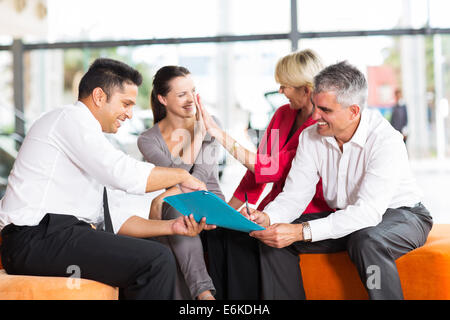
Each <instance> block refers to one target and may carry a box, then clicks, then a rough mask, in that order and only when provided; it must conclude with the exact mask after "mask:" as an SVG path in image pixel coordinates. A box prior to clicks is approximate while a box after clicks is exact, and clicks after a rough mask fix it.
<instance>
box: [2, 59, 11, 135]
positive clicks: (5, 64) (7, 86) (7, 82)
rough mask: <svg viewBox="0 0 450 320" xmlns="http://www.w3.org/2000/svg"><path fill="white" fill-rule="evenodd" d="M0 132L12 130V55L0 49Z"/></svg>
mask: <svg viewBox="0 0 450 320" xmlns="http://www.w3.org/2000/svg"><path fill="white" fill-rule="evenodd" d="M0 74H1V75H2V76H1V77H0V132H1V133H2V134H4V133H12V132H14V103H13V87H12V86H13V76H12V55H11V53H10V52H9V51H0Z"/></svg>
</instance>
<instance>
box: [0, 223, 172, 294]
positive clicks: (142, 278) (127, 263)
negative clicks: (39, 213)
mask: <svg viewBox="0 0 450 320" xmlns="http://www.w3.org/2000/svg"><path fill="white" fill-rule="evenodd" d="M2 239H3V242H2V246H1V255H2V263H3V266H4V268H5V270H6V272H7V273H9V274H20V275H36V276H58V277H69V276H72V273H73V270H74V269H73V267H71V266H76V268H77V270H79V271H80V277H81V278H84V279H91V280H96V281H99V282H102V283H105V284H108V285H111V286H115V287H119V288H120V297H121V298H124V299H173V297H174V287H175V275H176V265H175V259H174V257H173V255H172V253H171V251H170V250H169V249H168V248H166V247H165V246H164V245H162V244H160V243H158V242H156V241H153V240H151V239H138V238H132V237H126V236H120V235H115V234H113V233H109V232H105V231H100V230H99V231H97V230H94V229H93V228H92V227H91V226H90V225H89V224H87V223H85V222H82V221H80V220H78V219H77V218H76V217H74V216H70V215H61V214H47V215H45V217H44V218H43V219H42V220H41V222H40V223H39V225H38V226H33V227H29V226H16V225H13V224H9V225H7V226H6V227H5V228H4V229H3V230H2Z"/></svg>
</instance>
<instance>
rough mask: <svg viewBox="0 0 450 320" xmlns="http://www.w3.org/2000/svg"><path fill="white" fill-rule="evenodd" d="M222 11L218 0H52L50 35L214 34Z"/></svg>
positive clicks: (146, 36)
mask: <svg viewBox="0 0 450 320" xmlns="http://www.w3.org/2000/svg"><path fill="white" fill-rule="evenodd" d="M86 8H89V10H86ZM67 12H70V15H68V14H67ZM219 14H220V12H219V11H218V4H217V1H216V0H192V1H177V0H167V1H142V0H128V1H127V2H126V4H125V3H124V2H123V1H120V0H96V1H90V0H79V1H76V2H73V1H59V0H49V31H50V33H49V37H50V39H51V40H52V41H53V40H58V39H59V40H64V41H69V40H80V39H81V40H100V39H149V38H166V37H175V38H179V37H197V36H213V35H217V32H218V27H219V25H218V19H217V17H218V16H219ZM60 26H64V28H61V27H60Z"/></svg>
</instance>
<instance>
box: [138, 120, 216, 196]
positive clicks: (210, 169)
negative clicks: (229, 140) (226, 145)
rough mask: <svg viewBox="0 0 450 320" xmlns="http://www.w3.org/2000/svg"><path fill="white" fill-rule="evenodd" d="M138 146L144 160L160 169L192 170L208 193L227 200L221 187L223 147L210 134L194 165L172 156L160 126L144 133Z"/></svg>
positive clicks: (206, 137)
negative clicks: (221, 151)
mask: <svg viewBox="0 0 450 320" xmlns="http://www.w3.org/2000/svg"><path fill="white" fill-rule="evenodd" d="M137 144H138V148H139V150H140V151H141V153H142V154H143V155H144V159H145V160H147V161H148V162H150V163H153V164H154V165H155V166H159V167H167V168H182V169H185V170H187V171H189V172H191V169H192V172H191V174H192V175H193V176H194V177H196V178H197V179H199V180H201V181H203V182H204V183H205V184H206V188H207V189H208V191H210V192H212V193H214V194H215V195H217V196H219V197H220V198H222V199H223V200H225V197H224V195H223V193H222V190H221V189H220V185H219V170H218V169H219V167H218V157H219V148H220V147H221V146H220V145H219V144H218V143H217V141H215V139H214V138H212V137H211V136H210V135H209V134H208V133H207V134H206V136H205V138H204V140H203V143H202V147H201V149H200V151H199V153H198V156H197V158H196V159H195V161H194V164H186V163H184V162H183V160H181V158H180V157H173V156H172V154H171V153H170V151H169V148H168V147H167V144H166V142H165V141H164V138H163V136H162V134H161V131H160V130H159V126H158V124H155V125H154V126H153V127H151V128H150V129H148V130H146V131H144V132H143V133H142V134H141V135H140V136H139V138H138V141H137Z"/></svg>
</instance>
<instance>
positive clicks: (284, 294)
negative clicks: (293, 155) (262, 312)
mask: <svg viewBox="0 0 450 320" xmlns="http://www.w3.org/2000/svg"><path fill="white" fill-rule="evenodd" d="M329 214H330V213H318V214H314V213H313V214H305V215H302V216H301V217H300V218H299V219H297V220H295V221H294V223H302V222H305V221H310V220H314V219H318V218H323V217H326V216H328V215H329ZM432 225H433V220H432V218H431V216H430V213H429V212H428V210H427V209H426V208H425V207H424V206H423V205H422V204H418V205H417V206H415V207H412V208H410V207H401V208H397V209H388V210H387V211H386V213H385V214H384V215H383V219H382V221H381V222H380V223H379V224H378V225H376V226H374V227H368V228H364V229H361V230H358V231H356V232H353V233H351V234H350V235H348V236H345V237H343V238H340V239H328V240H323V241H317V242H295V243H293V244H292V245H290V246H289V247H286V248H282V249H276V248H272V247H269V246H266V245H264V244H263V243H260V259H261V277H262V291H263V298H264V299H269V300H273V299H306V298H307V297H306V296H305V291H304V288H303V281H302V274H301V270H300V268H299V262H300V261H299V256H298V254H299V253H333V252H339V251H345V250H346V251H347V252H348V254H349V256H350V259H351V260H352V261H353V263H354V264H355V266H356V268H357V269H358V273H359V276H360V279H361V281H362V282H363V284H364V286H365V288H366V290H367V292H368V294H369V298H370V299H380V300H391V299H403V291H402V287H401V284H400V278H399V275H398V271H397V266H396V264H395V260H396V259H398V258H399V257H401V256H402V255H404V254H405V253H407V252H409V251H411V250H413V249H415V248H418V247H420V246H422V245H423V244H424V243H425V241H426V239H427V237H428V233H429V232H430V230H431V227H432ZM313 232H314V230H313Z"/></svg>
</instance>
